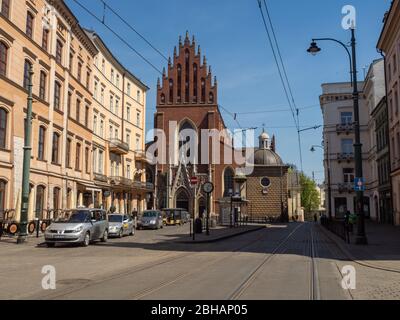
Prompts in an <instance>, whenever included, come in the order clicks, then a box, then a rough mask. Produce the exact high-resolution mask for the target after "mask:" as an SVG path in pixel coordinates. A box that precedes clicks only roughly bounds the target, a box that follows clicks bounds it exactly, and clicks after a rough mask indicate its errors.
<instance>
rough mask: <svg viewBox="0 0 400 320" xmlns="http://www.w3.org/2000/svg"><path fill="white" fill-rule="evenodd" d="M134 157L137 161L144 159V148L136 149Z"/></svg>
mask: <svg viewBox="0 0 400 320" xmlns="http://www.w3.org/2000/svg"><path fill="white" fill-rule="evenodd" d="M135 158H136V160H137V161H146V160H147V158H146V151H144V150H136V151H135Z"/></svg>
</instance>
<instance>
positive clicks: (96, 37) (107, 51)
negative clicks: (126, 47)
mask: <svg viewBox="0 0 400 320" xmlns="http://www.w3.org/2000/svg"><path fill="white" fill-rule="evenodd" d="M84 31H85V32H86V34H87V35H88V37H89V38H90V39H91V41H92V42H93V43H94V44H95V45H96V47H98V48H99V50H100V51H102V52H103V53H105V54H106V55H107V56H108V57H109V58H110V59H111V60H113V62H114V64H116V65H117V66H118V67H119V68H120V69H121V70H123V72H125V73H126V74H127V76H129V77H130V78H131V79H132V80H133V81H134V82H135V83H136V85H138V86H139V87H141V88H142V89H143V90H146V91H148V90H150V88H149V87H148V86H147V85H145V84H144V83H143V82H142V81H141V80H140V79H139V78H138V77H136V76H135V75H134V74H133V73H132V72H131V71H130V70H128V69H127V68H126V67H125V66H124V65H123V64H122V63H121V62H120V61H119V60H118V59H117V58H116V57H115V56H114V54H113V53H112V52H111V50H110V49H109V48H108V47H107V45H106V44H105V43H104V41H103V40H102V39H101V37H100V36H99V35H98V34H97V33H96V32H95V31H94V30H88V29H84Z"/></svg>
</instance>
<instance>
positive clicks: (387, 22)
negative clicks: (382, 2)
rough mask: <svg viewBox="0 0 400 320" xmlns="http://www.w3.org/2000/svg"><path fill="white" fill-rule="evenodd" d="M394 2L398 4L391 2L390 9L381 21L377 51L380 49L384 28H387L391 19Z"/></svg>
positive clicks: (394, 0) (393, 0)
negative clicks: (382, 22)
mask: <svg viewBox="0 0 400 320" xmlns="http://www.w3.org/2000/svg"><path fill="white" fill-rule="evenodd" d="M396 1H397V4H399V0H392V3H391V4H390V9H389V10H388V11H387V12H386V13H385V16H384V18H383V21H384V24H383V28H382V31H381V34H380V36H379V40H378V43H377V44H376V47H377V48H378V49H382V41H383V35H384V34H385V31H386V28H388V26H389V21H390V20H391V18H392V14H393V12H394V5H395V3H396Z"/></svg>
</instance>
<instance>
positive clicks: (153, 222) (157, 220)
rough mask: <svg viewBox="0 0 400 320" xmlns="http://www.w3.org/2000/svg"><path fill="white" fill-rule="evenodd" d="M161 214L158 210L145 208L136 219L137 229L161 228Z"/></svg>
mask: <svg viewBox="0 0 400 320" xmlns="http://www.w3.org/2000/svg"><path fill="white" fill-rule="evenodd" d="M163 226H164V224H163V216H162V213H161V212H160V211H157V210H147V211H145V212H143V215H142V216H141V217H140V219H139V221H138V228H139V229H160V228H163Z"/></svg>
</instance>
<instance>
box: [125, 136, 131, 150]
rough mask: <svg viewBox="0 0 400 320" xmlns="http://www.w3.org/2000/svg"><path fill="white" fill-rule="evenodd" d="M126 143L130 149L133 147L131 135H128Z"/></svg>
mask: <svg viewBox="0 0 400 320" xmlns="http://www.w3.org/2000/svg"><path fill="white" fill-rule="evenodd" d="M126 143H127V144H128V146H129V148H130V147H131V135H130V134H129V133H127V134H126Z"/></svg>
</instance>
